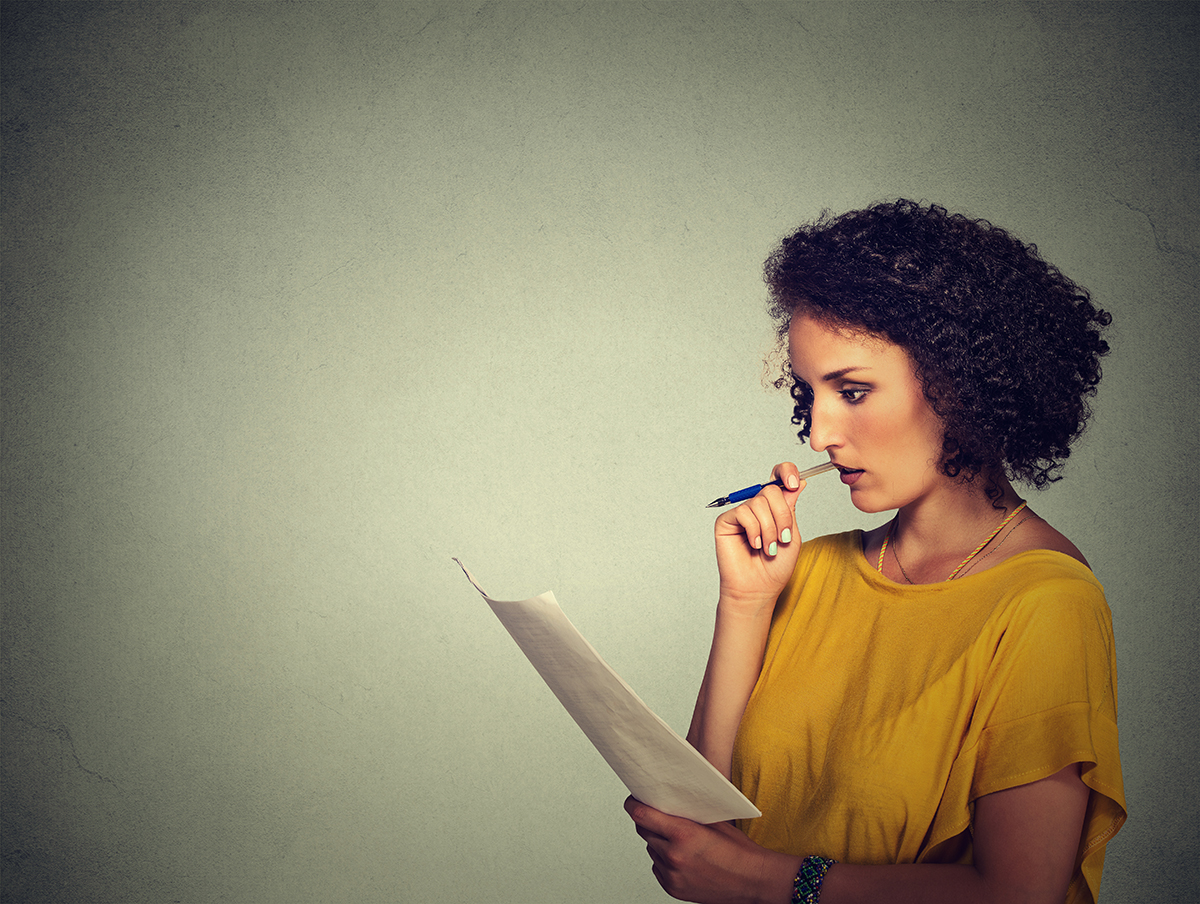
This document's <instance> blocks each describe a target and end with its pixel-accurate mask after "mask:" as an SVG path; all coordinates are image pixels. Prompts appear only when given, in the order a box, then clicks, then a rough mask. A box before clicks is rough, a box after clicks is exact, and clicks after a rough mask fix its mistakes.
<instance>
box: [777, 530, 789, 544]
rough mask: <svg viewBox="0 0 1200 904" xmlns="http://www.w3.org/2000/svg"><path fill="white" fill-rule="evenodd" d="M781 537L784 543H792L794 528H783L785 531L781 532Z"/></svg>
mask: <svg viewBox="0 0 1200 904" xmlns="http://www.w3.org/2000/svg"><path fill="white" fill-rule="evenodd" d="M779 539H780V540H781V541H782V542H784V543H791V542H792V529H791V528H790V527H785V528H784V529H783V533H781V534H780V535H779Z"/></svg>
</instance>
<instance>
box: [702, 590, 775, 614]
mask: <svg viewBox="0 0 1200 904" xmlns="http://www.w3.org/2000/svg"><path fill="white" fill-rule="evenodd" d="M778 599H779V594H778V593H737V592H734V591H730V590H726V589H724V588H722V589H721V592H720V596H718V597H717V613H718V614H723V615H727V616H733V617H734V618H739V619H751V620H755V619H762V618H766V619H770V617H771V615H772V613H774V611H775V603H776V601H777V600H778Z"/></svg>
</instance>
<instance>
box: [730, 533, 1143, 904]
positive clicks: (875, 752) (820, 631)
mask: <svg viewBox="0 0 1200 904" xmlns="http://www.w3.org/2000/svg"><path fill="white" fill-rule="evenodd" d="M1071 763H1081V764H1082V767H1081V768H1082V774H1083V781H1084V782H1085V783H1086V784H1087V786H1088V787H1089V788H1090V789H1091V792H1092V793H1091V798H1090V800H1089V802H1088V808H1087V816H1086V819H1085V822H1084V830H1083V837H1082V838H1081V840H1080V844H1079V853H1078V856H1077V859H1076V870H1075V875H1074V877H1073V879H1072V882H1071V887H1070V889H1069V892H1068V895H1067V899H1066V900H1067V901H1068V902H1070V904H1075V902H1091V901H1094V900H1095V899H1096V895H1097V892H1098V890H1099V887H1100V873H1101V870H1102V868H1103V866H1104V848H1105V845H1106V843H1107V842H1108V841H1109V839H1111V838H1112V837H1113V835H1115V834H1116V832H1117V830H1118V829H1119V828H1120V827H1121V825H1122V823H1123V822H1124V821H1125V795H1124V789H1123V783H1122V779H1121V764H1120V759H1119V754H1118V749H1117V672H1116V658H1115V655H1114V650H1113V634H1112V623H1111V616H1110V613H1109V609H1108V604H1107V603H1106V602H1105V599H1104V590H1103V588H1102V587H1101V586H1100V584H1099V582H1098V581H1097V580H1096V578H1095V577H1094V576H1093V575H1092V573H1091V571H1089V570H1088V569H1087V568H1086V567H1085V566H1084V565H1082V564H1081V563H1080V562H1078V561H1076V560H1075V559H1072V558H1070V557H1069V556H1066V555H1063V554H1061V553H1057V552H1050V551H1046V550H1039V551H1031V552H1025V553H1021V554H1019V555H1016V556H1013V557H1012V558H1010V559H1008V560H1006V561H1004V562H1002V563H1000V564H999V565H996V566H994V567H992V568H990V569H987V570H986V571H981V572H979V573H977V574H974V575H967V576H965V577H961V578H958V579H956V580H954V581H948V582H943V583H940V584H921V585H916V586H910V585H902V584H897V583H895V582H893V581H890V580H888V579H887V578H885V577H882V576H881V575H879V574H878V573H876V571H875V570H874V568H872V567H871V565H870V564H869V563H868V562H867V561H866V559H865V557H864V556H863V554H862V533H861V531H852V532H849V533H844V534H837V535H833V536H828V537H820V538H817V539H815V540H806V541H805V542H804V546H803V547H802V548H801V552H800V561H799V562H798V563H797V566H796V571H795V573H794V574H793V576H792V579H791V581H790V582H789V583H788V586H787V587H786V588H785V589H784V592H783V595H782V596H781V598H780V601H779V604H778V605H777V607H776V611H775V617H774V620H773V622H772V625H771V633H770V636H769V638H768V641H767V650H766V655H765V657H764V661H763V666H762V672H761V673H760V675H759V678H758V683H757V685H756V686H755V688H754V691H753V693H752V694H751V697H750V701H749V704H748V706H747V708H746V714H745V716H744V717H743V719H742V723H741V728H740V730H739V732H738V737H737V741H736V743H735V746H734V756H733V781H734V784H735V785H737V786H738V787H739V788H740V789H741V790H742V792H743V793H744V794H745V795H746V796H747V797H749V798H750V800H752V801H754V803H755V804H757V806H758V808H759V809H760V810H762V811H763V815H762V816H761V817H759V818H758V819H753V820H744V821H742V823H741V827H742V829H743V830H744V831H745V832H746V833H747V834H748V835H749V836H750V838H752V839H753V840H754V841H756V842H758V843H759V844H762V845H764V846H766V847H768V848H771V849H773V850H778V851H784V852H787V853H790V854H792V855H795V856H807V855H809V854H820V855H821V856H824V857H833V858H836V859H838V860H841V861H843V862H847V863H864V864H871V863H914V862H933V863H969V862H970V861H971V855H972V846H971V835H970V831H971V820H972V815H973V808H974V804H973V802H974V801H975V800H976V799H977V798H978V797H980V796H982V795H984V794H989V793H991V792H993V791H1000V790H1002V789H1005V788H1011V787H1015V786H1017V785H1023V784H1027V783H1029V782H1033V781H1037V780H1038V779H1042V778H1046V777H1048V776H1050V775H1053V774H1054V773H1055V772H1057V771H1059V770H1060V769H1062V768H1064V767H1065V766H1068V765H1070V764H1071Z"/></svg>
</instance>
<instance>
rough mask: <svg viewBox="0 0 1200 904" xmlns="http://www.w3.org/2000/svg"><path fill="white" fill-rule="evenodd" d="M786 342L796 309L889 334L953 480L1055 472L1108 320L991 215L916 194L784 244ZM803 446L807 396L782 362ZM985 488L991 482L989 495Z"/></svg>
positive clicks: (774, 282) (781, 312) (1051, 477)
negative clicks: (926, 407)
mask: <svg viewBox="0 0 1200 904" xmlns="http://www.w3.org/2000/svg"><path fill="white" fill-rule="evenodd" d="M763 271H764V277H765V279H766V282H767V286H768V288H769V290H770V296H771V301H770V304H769V311H770V313H771V316H772V318H774V320H775V321H776V325H777V328H778V330H777V331H778V337H779V339H780V341H781V343H782V342H785V341H786V337H787V332H788V326H789V324H790V322H791V318H792V314H793V313H794V312H795V311H796V310H797V309H799V310H801V311H803V312H804V313H806V314H808V315H810V316H812V317H814V318H815V319H816V320H818V321H819V322H823V323H826V324H829V325H831V326H836V327H840V328H846V329H851V330H856V331H865V332H867V333H869V334H874V335H877V336H883V337H885V338H887V339H889V340H890V341H891V342H893V343H895V344H896V345H899V346H900V347H901V348H903V349H904V350H905V351H906V352H907V353H908V354H909V356H910V357H911V358H912V360H913V362H914V364H915V367H916V372H917V374H918V376H919V377H920V379H921V382H922V385H923V387H924V392H925V397H926V398H927V399H928V400H929V403H930V405H931V407H932V408H933V410H934V412H935V413H936V414H937V415H938V416H939V417H940V418H941V420H942V423H943V424H944V425H945V435H944V439H943V455H942V461H941V468H942V471H943V473H945V474H946V475H947V476H949V477H961V478H962V479H964V480H971V479H974V478H975V477H976V476H977V475H979V474H984V475H985V476H986V477H989V478H992V477H994V476H995V475H997V474H1004V475H1005V476H1007V477H1009V478H1010V479H1015V480H1022V481H1027V482H1028V483H1031V484H1032V485H1033V486H1035V487H1037V488H1038V489H1041V488H1042V487H1044V486H1046V485H1047V484H1048V483H1051V482H1053V481H1056V480H1058V479H1059V478H1060V477H1061V475H1060V474H1059V473H1058V472H1059V471H1060V470H1061V468H1062V466H1063V462H1064V461H1065V459H1066V458H1067V457H1068V456H1069V455H1070V447H1071V444H1072V443H1073V442H1074V441H1075V440H1076V439H1077V438H1078V437H1079V435H1080V434H1081V433H1082V432H1083V428H1084V425H1085V424H1086V422H1087V419H1088V417H1089V416H1090V415H1091V411H1090V409H1089V407H1088V405H1087V398H1088V397H1090V396H1092V395H1094V394H1095V392H1096V385H1097V384H1098V383H1099V382H1100V358H1101V357H1102V356H1103V355H1105V354H1107V353H1108V343H1107V342H1105V341H1104V339H1102V338H1101V332H1102V330H1103V328H1104V327H1106V326H1108V325H1109V323H1111V321H1112V318H1111V317H1110V316H1109V315H1108V314H1107V313H1106V312H1104V311H1102V310H1099V309H1098V308H1096V307H1095V306H1093V304H1092V301H1091V296H1090V295H1089V294H1088V291H1087V290H1086V289H1083V288H1081V287H1080V286H1077V285H1076V284H1075V283H1074V282H1072V281H1071V280H1069V279H1067V277H1065V276H1064V275H1063V274H1062V273H1060V272H1059V271H1058V269H1057V268H1055V267H1053V266H1051V265H1050V264H1048V263H1046V262H1045V261H1044V260H1042V258H1041V257H1040V255H1039V254H1038V251H1037V247H1036V246H1034V245H1030V244H1025V243H1024V242H1021V241H1019V240H1018V239H1016V238H1014V237H1013V236H1011V235H1009V234H1008V233H1007V232H1005V231H1004V230H1003V229H1000V228H998V227H996V226H993V225H992V224H991V223H989V222H987V221H986V220H972V219H969V218H967V217H965V216H963V215H961V214H950V213H947V211H946V210H945V208H942V207H938V206H936V205H930V206H922V205H920V204H918V203H917V202H914V201H907V200H899V201H896V202H895V203H883V204H875V205H872V206H871V207H868V208H867V209H865V210H857V211H852V212H850V213H846V214H842V215H841V216H837V217H833V216H831V215H830V214H829V212H828V211H826V212H825V213H823V214H822V215H821V217H820V219H818V220H817V221H816V222H814V223H812V224H809V225H805V226H802V227H801V228H800V229H799V230H798V231H797V232H795V233H794V234H793V235H790V236H788V237H787V238H785V239H784V240H783V241H782V243H781V244H780V245H779V247H778V248H777V249H776V250H775V251H774V252H772V254H771V256H770V257H768V258H767V261H766V264H765V265H764V268H763ZM788 382H790V383H791V394H792V398H793V399H794V400H795V411H794V413H793V415H792V423H794V424H798V425H799V427H800V430H799V434H798V435H799V437H800V440H801V441H802V442H803V441H805V440H807V438H808V434H809V431H810V429H811V426H812V424H811V420H810V413H809V410H810V407H811V405H812V390H811V389H810V388H809V387H808V386H806V385H805V384H804V383H802V382H800V381H799V380H798V379H797V378H796V377H795V375H794V374H792V373H791V369H790V368H789V367H787V366H786V365H785V366H784V373H783V376H782V377H780V379H779V380H777V381H776V385H777V386H780V387H782V386H784V385H786V384H787V383H788ZM994 488H995V486H994V484H991V486H990V487H989V489H994Z"/></svg>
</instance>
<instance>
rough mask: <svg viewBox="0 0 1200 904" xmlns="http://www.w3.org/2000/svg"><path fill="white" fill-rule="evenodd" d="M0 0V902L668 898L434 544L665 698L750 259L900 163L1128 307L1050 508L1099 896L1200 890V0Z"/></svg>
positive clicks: (672, 686)
mask: <svg viewBox="0 0 1200 904" xmlns="http://www.w3.org/2000/svg"><path fill="white" fill-rule="evenodd" d="M0 8H2V11H3V25H4V36H3V41H4V43H3V111H2V113H3V204H4V211H3V212H4V218H3V255H4V258H3V285H2V289H3V305H4V321H3V380H4V383H3V391H4V400H3V402H4V408H3V415H4V434H3V443H4V445H3V453H4V459H3V486H2V490H3V500H2V502H3V539H4V553H3V581H4V583H3V606H4V610H3V618H4V621H3V645H4V646H3V652H4V659H3V753H4V782H3V784H4V800H3V822H4V834H3V858H4V860H3V889H4V896H5V900H11V901H14V902H18V901H22V902H23V901H30V902H32V901H57V902H82V901H96V902H118V901H120V902H166V901H181V902H196V904H200V902H246V904H270V902H279V904H284V902H288V904H290V902H297V901H304V902H329V901H355V902H395V901H406V902H409V901H411V902H435V901H468V900H488V901H492V902H514V904H516V902H520V904H542V902H545V904H560V902H563V901H578V902H584V904H589V902H603V904H607V902H623V904H629V902H641V901H644V902H651V901H661V900H664V899H665V896H664V895H663V894H662V892H660V891H659V889H658V887H657V885H656V884H655V883H654V881H653V878H652V877H651V875H650V871H649V868H648V861H647V860H646V857H645V854H644V851H643V846H642V844H641V842H640V841H639V840H638V838H637V837H636V836H635V835H634V834H633V832H632V831H631V830H630V828H629V822H628V819H627V818H626V816H625V814H624V812H623V811H622V810H621V801H622V799H623V797H624V790H623V788H622V787H621V786H620V784H619V782H618V781H617V780H616V779H615V778H614V777H613V776H612V775H611V773H609V771H608V770H607V768H606V767H605V766H604V764H603V762H602V761H601V760H600V758H599V756H598V755H597V754H596V753H595V752H594V751H593V750H592V749H591V747H590V746H589V745H588V744H587V742H586V740H585V739H584V738H583V736H582V735H581V734H580V733H579V732H578V731H577V729H576V728H575V727H574V726H573V725H572V724H571V723H570V721H569V719H568V718H567V716H566V715H565V713H563V712H562V711H561V709H560V708H559V707H558V704H557V703H556V702H555V701H554V699H553V698H552V697H551V696H550V694H549V692H548V691H547V690H546V689H545V688H544V686H542V685H541V683H540V681H539V680H538V679H537V677H536V675H535V674H534V673H533V671H532V669H531V668H530V667H529V665H528V663H526V662H525V660H524V659H523V658H522V657H521V656H520V654H519V652H518V651H517V649H516V647H515V646H514V645H513V644H512V643H511V641H510V640H509V639H508V637H507V636H506V635H505V634H504V633H503V630H502V629H501V627H500V625H499V624H498V623H497V622H496V620H495V619H494V617H493V616H492V615H491V614H490V612H489V611H488V610H487V608H486V607H485V606H484V604H483V603H482V601H481V600H480V599H479V598H478V596H477V595H476V594H475V592H474V591H473V590H471V588H470V587H469V586H468V585H467V583H466V581H465V580H464V579H463V577H462V575H461V574H460V573H459V571H458V569H457V568H456V567H455V566H454V564H453V563H452V562H451V560H450V556H451V555H458V556H460V557H462V558H463V559H464V560H465V561H466V563H467V564H468V565H469V566H470V567H471V568H472V570H473V571H474V572H475V573H476V575H477V576H478V577H479V579H480V580H481V582H482V583H483V585H484V586H485V587H486V588H487V589H488V590H489V591H490V592H491V593H493V594H494V595H497V596H501V597H509V598H513V597H523V596H529V595H532V594H534V593H538V592H541V591H543V590H547V589H553V590H554V591H555V592H556V594H557V596H558V598H559V600H560V601H561V602H562V603H563V606H564V608H565V609H566V610H567V612H568V614H569V615H570V616H571V617H572V619H573V620H574V621H575V622H576V624H578V625H579V626H580V628H581V629H582V630H583V631H584V633H585V634H587V635H588V636H589V638H590V639H591V640H592V642H593V643H594V644H595V645H596V646H597V647H598V648H599V649H600V650H601V652H602V653H604V654H605V655H606V657H607V658H608V659H609V661H610V662H611V663H612V664H613V665H614V666H615V667H616V668H617V669H618V671H620V672H621V673H622V674H623V675H624V677H625V678H626V679H627V680H628V681H629V682H630V683H631V684H632V685H633V686H634V687H635V688H637V689H638V690H639V691H640V692H641V693H642V696H643V697H644V698H645V699H646V700H647V701H648V702H649V703H650V704H651V705H652V706H653V707H654V708H655V709H656V710H658V711H659V712H660V714H661V715H663V717H664V718H665V719H667V721H668V722H670V723H671V724H672V725H674V726H675V727H677V728H678V729H680V730H682V729H683V728H684V727H685V726H686V724H687V720H688V715H689V713H690V708H691V702H692V699H693V695H694V693H695V688H696V686H697V683H698V681H699V678H700V674H701V671H702V667H703V662H704V658H705V655H706V652H707V640H708V634H709V631H710V620H711V610H712V606H713V603H714V601H715V592H714V587H715V583H714V577H715V569H714V567H713V565H712V559H711V551H710V544H711V541H710V530H711V520H710V519H711V515H710V513H709V512H708V511H706V510H705V509H704V508H703V507H702V506H703V504H704V503H705V502H707V501H708V500H709V499H711V498H713V497H714V496H716V495H718V494H719V493H720V492H722V491H725V490H728V489H730V488H732V487H734V486H737V485H740V484H742V483H743V482H746V481H748V480H749V479H750V478H753V477H756V476H757V475H759V474H762V473H765V471H766V470H767V469H768V468H769V467H770V466H771V465H772V464H773V463H774V462H775V461H777V460H780V459H784V458H793V457H794V458H797V459H800V460H802V461H803V460H810V459H806V458H805V456H809V457H810V458H811V456H812V453H811V452H809V451H808V450H805V449H800V448H798V447H797V445H796V443H795V441H794V438H793V437H792V435H791V433H790V429H789V424H788V414H789V410H790V408H789V405H788V402H787V399H786V398H785V397H783V396H780V395H777V394H774V393H768V392H765V391H764V390H763V389H762V388H761V385H760V373H761V358H762V354H763V352H764V351H765V350H766V348H767V346H768V340H769V325H768V323H767V321H766V318H765V316H764V314H763V313H762V301H763V296H764V293H763V289H762V286H761V284H760V282H759V276H758V274H759V266H760V262H761V260H762V258H763V257H764V255H765V253H766V252H767V251H768V250H769V248H770V247H771V245H772V243H773V242H774V241H775V240H776V239H777V238H778V237H779V236H780V235H781V234H782V233H783V231H784V230H786V229H788V228H789V227H791V226H794V225H795V224H796V223H797V222H799V221H800V220H802V219H805V218H808V217H811V216H813V215H815V214H817V213H818V212H819V211H820V210H821V209H822V208H824V207H830V208H833V209H835V210H841V209H847V208H850V207H855V206H861V205H862V204H865V203H867V202H870V201H872V200H878V199H882V198H894V197H897V196H909V197H916V198H923V199H929V200H936V201H939V202H941V203H944V204H946V205H948V206H950V207H952V208H954V209H959V210H963V211H966V212H968V213H971V214H973V215H976V216H983V217H987V218H989V219H992V220H993V221H995V222H997V223H1000V224H1002V225H1005V226H1007V227H1009V228H1011V229H1013V230H1014V231H1016V232H1017V233H1018V234H1020V235H1022V236H1023V237H1025V238H1026V239H1028V240H1032V241H1035V242H1036V243H1037V244H1038V245H1039V246H1040V247H1041V248H1042V249H1043V251H1044V253H1045V254H1046V256H1047V257H1048V258H1049V259H1051V260H1052V261H1054V262H1056V263H1058V264H1059V265H1060V266H1061V267H1062V268H1063V269H1064V270H1065V271H1066V272H1067V273H1068V274H1069V275H1071V276H1073V277H1074V278H1076V279H1077V280H1079V281H1080V282H1082V283H1083V284H1085V285H1087V286H1089V287H1090V288H1091V289H1092V290H1093V292H1094V294H1095V295H1096V297H1097V299H1098V300H1099V302H1100V303H1101V304H1102V305H1103V306H1105V307H1107V308H1108V309H1110V310H1111V311H1112V312H1113V314H1114V316H1115V328H1114V332H1113V345H1114V352H1113V354H1112V356H1111V358H1110V359H1109V361H1108V364H1107V366H1106V379H1105V383H1104V385H1103V387H1102V393H1101V396H1100V397H1099V399H1098V401H1097V404H1096V412H1097V418H1096V421H1095V425H1094V427H1093V428H1092V429H1091V431H1090V432H1089V434H1088V436H1087V438H1086V440H1085V442H1084V443H1083V444H1082V445H1081V446H1080V448H1079V450H1078V452H1077V454H1076V455H1075V456H1073V457H1072V459H1071V464H1070V467H1069V469H1068V476H1067V479H1066V480H1064V481H1063V482H1062V483H1061V484H1059V485H1058V486H1056V487H1055V488H1054V489H1052V490H1050V491H1049V492H1047V493H1045V494H1043V495H1041V496H1040V497H1038V498H1036V499H1035V500H1034V504H1035V506H1036V507H1037V508H1038V509H1039V510H1040V511H1041V512H1043V513H1044V514H1046V515H1048V516H1049V517H1050V518H1051V519H1052V520H1054V521H1055V522H1056V523H1057V524H1058V525H1059V526H1060V527H1061V528H1063V529H1064V530H1065V531H1066V533H1068V534H1069V535H1070V536H1072V538H1073V539H1075V540H1076V542H1077V543H1078V545H1079V546H1080V547H1081V548H1082V549H1083V550H1084V551H1085V553H1086V554H1087V555H1088V556H1089V558H1090V559H1091V560H1092V562H1093V563H1094V565H1095V568H1096V571H1097V573H1098V574H1099V576H1100V578H1101V580H1102V581H1103V582H1104V584H1105V585H1106V587H1107V588H1108V592H1109V599H1110V602H1111V605H1112V608H1113V616H1114V622H1115V627H1116V632H1117V639H1118V645H1119V655H1120V669H1121V682H1122V683H1121V730H1122V745H1123V754H1124V763H1125V774H1126V782H1127V789H1128V796H1129V809H1130V816H1131V818H1130V822H1129V824H1128V826H1127V827H1126V828H1125V830H1124V831H1123V832H1122V834H1121V835H1120V836H1119V837H1118V839H1117V840H1116V841H1115V842H1114V843H1113V845H1112V846H1111V848H1110V854H1109V863H1108V869H1107V871H1106V875H1105V895H1104V897H1105V898H1106V900H1108V901H1110V902H1175V901H1179V902H1183V901H1195V900H1197V899H1200V872H1198V868H1197V865H1196V864H1197V863H1200V843H1198V838H1197V829H1196V819H1195V816H1196V813H1197V811H1198V810H1200V789H1198V787H1197V779H1196V771H1195V767H1194V761H1195V758H1196V740H1197V731H1196V725H1197V707H1198V702H1197V701H1198V696H1200V695H1198V682H1197V674H1196V664H1197V652H1196V651H1197V648H1198V646H1200V643H1198V640H1200V638H1198V636H1197V635H1198V631H1197V615H1196V591H1195V587H1196V586H1197V578H1198V574H1197V566H1196V561H1197V556H1196V553H1195V546H1196V538H1197V536H1198V531H1197V527H1198V526H1197V517H1196V512H1197V492H1196V488H1195V487H1196V473H1197V466H1198V464H1200V462H1198V460H1197V459H1198V456H1197V444H1196V437H1197V435H1200V430H1198V429H1197V427H1198V419H1197V394H1196V378H1195V366H1196V364H1195V362H1196V360H1197V357H1198V355H1197V348H1196V345H1197V342H1196V340H1197V335H1198V329H1197V300H1196V289H1197V285H1198V284H1200V265H1198V258H1197V252H1198V250H1200V242H1198V238H1200V230H1198V228H1197V225H1198V222H1200V187H1198V183H1200V179H1198V170H1200V152H1198V150H1197V148H1198V143H1197V137H1198V136H1197V132H1198V127H1197V124H1200V109H1198V104H1197V54H1196V48H1197V46H1198V44H1200V34H1198V29H1197V23H1198V16H1197V11H1198V7H1197V6H1196V5H1194V4H1185V3H1180V4H1168V5H1165V6H1162V5H1156V4H1144V3H1135V4H1129V5H1126V4H1120V3H1105V4H1100V5H1051V6H1041V5H1024V4H999V3H989V4H985V5H973V4H952V5H933V6H926V5H920V4H908V3H904V4H882V5H875V4H866V3H863V4H850V5H842V4H834V3H823V4H803V3H802V4H784V5H777V4H765V3H752V4H732V3H719V4H704V3H686V4H685V3H667V4H658V3H645V4H642V3H637V4H635V3H623V4H605V3H574V4H553V5H551V4H539V5H522V4H513V3H503V2H501V3H459V4H449V5H439V6H433V5H418V4H410V3H380V4H371V3H353V4H343V3H326V4H290V3H289V4H279V5H256V4H255V5H251V4H231V5H226V4H218V3H199V4H187V5H184V4H173V3H172V4H150V5H139V4H132V3H129V4H118V5H110V4H101V3H86V4H82V5H73V4H65V3H52V4H46V5H40V4H33V5H26V4H21V3H12V2H7V0H6V2H5V3H4V4H3V6H2V7H0ZM802 509H803V510H802V516H801V517H802V523H803V524H804V526H805V530H806V532H807V533H809V534H812V533H816V532H825V531H831V530H838V529H843V528H846V527H853V526H860V525H863V524H865V523H868V522H867V521H866V520H865V519H864V518H863V517H862V516H860V515H858V513H856V512H855V511H854V510H853V509H852V508H851V507H850V506H849V504H848V502H847V501H846V499H845V494H844V490H843V489H842V488H841V487H840V486H839V485H837V483H836V481H831V482H829V483H828V484H820V483H819V481H816V482H814V484H813V487H812V490H811V492H810V494H809V495H808V497H807V501H806V502H805V504H804V506H803V507H802Z"/></svg>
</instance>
